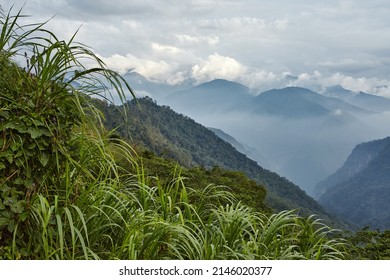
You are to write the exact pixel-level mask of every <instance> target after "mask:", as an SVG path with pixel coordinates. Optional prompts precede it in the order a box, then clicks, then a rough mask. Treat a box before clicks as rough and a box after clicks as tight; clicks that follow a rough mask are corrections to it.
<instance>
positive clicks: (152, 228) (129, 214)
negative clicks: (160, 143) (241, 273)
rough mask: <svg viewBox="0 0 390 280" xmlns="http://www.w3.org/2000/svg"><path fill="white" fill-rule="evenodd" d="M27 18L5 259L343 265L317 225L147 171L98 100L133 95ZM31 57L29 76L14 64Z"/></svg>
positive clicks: (9, 73)
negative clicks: (112, 128) (114, 131)
mask: <svg viewBox="0 0 390 280" xmlns="http://www.w3.org/2000/svg"><path fill="white" fill-rule="evenodd" d="M21 17H23V16H22V14H21V11H18V12H17V13H16V15H12V9H11V10H10V11H9V12H8V13H3V15H2V19H1V24H2V27H1V32H2V33H1V36H0V55H1V57H0V58H1V62H2V63H1V69H0V71H1V78H0V101H1V104H0V127H1V132H0V135H1V139H0V140H1V143H0V172H1V176H2V177H1V178H0V192H1V194H2V201H1V203H0V229H1V230H2V235H0V259H340V258H343V241H342V240H341V239H329V234H331V233H332V230H331V229H329V228H328V227H326V226H325V225H324V224H322V223H321V222H320V221H318V220H315V219H313V218H312V217H309V218H308V219H304V218H301V217H299V216H297V215H296V214H295V213H294V212H291V211H290V212H281V213H277V214H274V215H266V214H263V213H259V212H255V211H254V210H253V209H251V208H249V207H247V206H245V205H244V204H242V203H241V202H238V201H237V200H236V199H235V198H234V196H233V195H232V194H231V193H230V192H229V189H228V188H227V187H225V186H215V185H208V186H204V188H203V189H201V190H194V189H190V188H187V187H186V184H185V182H186V178H184V177H183V176H182V175H181V170H180V167H179V166H177V167H176V168H174V169H173V170H171V180H170V181H168V182H166V181H162V180H160V179H159V177H158V175H156V176H149V175H148V174H146V172H145V169H144V167H143V165H142V161H139V160H138V159H137V155H136V153H135V152H134V151H133V150H132V148H131V147H130V146H129V145H128V144H127V143H125V142H124V141H122V140H118V139H115V140H113V139H112V138H111V137H110V132H107V131H105V129H104V127H103V126H102V125H101V123H102V122H101V118H102V116H101V114H100V112H99V111H98V110H97V109H96V108H95V107H94V106H93V104H92V102H91V99H90V97H91V96H100V98H103V99H107V100H108V99H111V97H112V95H113V94H114V93H116V94H117V95H119V96H120V98H122V99H123V100H124V99H125V94H126V92H127V91H128V92H130V93H132V94H133V92H132V90H131V88H130V86H129V85H127V83H126V82H125V81H124V80H123V79H122V78H121V77H120V76H119V75H118V74H117V73H115V72H113V71H111V70H109V69H107V68H106V66H105V65H104V63H103V62H102V61H101V60H100V59H99V58H98V57H96V55H95V54H94V53H93V52H92V51H91V50H90V49H88V48H87V47H86V46H84V45H83V44H79V43H76V42H75V37H72V38H71V39H70V40H69V41H68V42H65V41H62V40H60V39H58V38H57V37H56V36H55V34H53V33H52V32H50V31H48V30H46V29H45V28H44V26H45V24H31V25H24V26H19V25H18V20H19V19H20V18H21ZM20 52H26V58H27V59H28V63H27V67H25V69H22V68H21V67H18V66H17V65H16V64H15V63H14V62H12V59H13V58H14V57H15V56H17V55H22V54H20ZM85 59H89V60H92V61H93V62H94V63H95V65H96V67H93V68H86V67H85V66H84V64H83V63H82V61H85ZM131 170H133V171H131ZM11 198H12V199H15V200H16V202H15V203H16V204H15V203H8V204H7V203H5V200H6V199H7V201H8V199H11Z"/></svg>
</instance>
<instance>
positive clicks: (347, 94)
mask: <svg viewBox="0 0 390 280" xmlns="http://www.w3.org/2000/svg"><path fill="white" fill-rule="evenodd" d="M129 77H131V79H129ZM125 78H126V79H127V80H128V81H129V82H130V84H131V85H132V86H133V88H134V89H135V90H136V91H139V92H147V93H148V95H150V96H151V97H152V98H153V99H155V100H157V101H158V102H159V104H165V105H168V106H170V107H171V108H172V109H174V110H175V111H177V112H179V113H182V114H184V115H187V116H189V117H191V118H193V119H194V120H195V121H197V122H199V123H201V124H203V125H205V126H207V127H214V128H219V129H222V130H223V131H225V132H227V133H228V134H230V135H231V136H233V137H234V138H235V139H236V140H237V141H238V142H240V143H241V144H243V145H246V146H249V147H253V148H254V149H255V150H256V151H258V153H259V154H260V155H261V158H262V159H263V160H264V161H263V162H264V163H265V162H266V163H267V167H268V168H269V169H270V170H272V171H274V172H277V173H278V174H280V175H282V176H285V177H287V178H288V179H289V180H291V181H292V182H294V183H295V184H297V185H299V186H300V187H301V188H302V189H304V190H305V191H306V192H307V193H308V194H310V195H314V187H315V186H316V184H317V183H318V182H319V181H321V180H323V179H324V178H326V177H328V176H329V175H330V174H332V173H334V172H335V171H336V170H337V169H338V168H339V167H340V166H341V165H342V164H343V162H344V161H345V159H346V158H347V156H348V155H349V154H350V153H351V151H352V149H353V148H354V147H355V146H356V145H357V144H359V143H361V142H365V141H369V140H374V139H379V138H384V137H386V136H388V135H390V128H389V126H388V125H386V123H387V122H388V118H389V117H390V114H389V112H390V101H389V99H386V98H384V97H379V96H374V95H370V94H366V93H355V92H352V91H349V90H346V89H343V88H342V87H340V86H335V87H331V88H328V89H326V90H325V91H324V92H323V93H321V94H320V93H318V92H314V91H312V90H309V89H306V88H299V87H287V88H280V89H272V90H269V91H266V92H263V93H260V94H257V93H256V90H251V89H249V88H247V87H245V86H244V85H241V84H238V83H235V82H232V81H227V80H223V79H217V80H212V81H210V82H207V83H203V84H200V85H197V86H191V83H187V84H185V85H182V86H181V87H180V88H177V87H175V86H170V85H163V86H162V85H161V84H159V83H155V82H151V81H148V80H146V79H142V76H140V75H138V74H135V73H132V74H131V75H126V76H125ZM134 78H137V79H138V82H137V83H134V81H135V80H134ZM247 155H248V156H249V157H251V158H252V159H255V160H257V161H258V162H259V163H260V164H261V162H260V160H259V159H258V158H256V156H254V155H252V156H251V154H250V152H247Z"/></svg>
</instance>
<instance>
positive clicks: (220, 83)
mask: <svg viewBox="0 0 390 280" xmlns="http://www.w3.org/2000/svg"><path fill="white" fill-rule="evenodd" d="M195 88H203V89H205V88H212V89H214V88H218V89H220V90H229V91H237V90H239V91H249V89H248V87H246V86H244V85H243V84H240V83H237V82H233V81H228V80H225V79H215V80H211V81H209V82H206V83H203V84H200V85H198V86H196V87H195Z"/></svg>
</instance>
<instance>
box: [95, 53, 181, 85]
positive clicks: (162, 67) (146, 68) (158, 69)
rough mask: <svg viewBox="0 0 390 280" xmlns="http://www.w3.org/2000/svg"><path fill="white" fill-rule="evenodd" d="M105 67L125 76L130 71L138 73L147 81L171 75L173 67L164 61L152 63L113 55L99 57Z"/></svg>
mask: <svg viewBox="0 0 390 280" xmlns="http://www.w3.org/2000/svg"><path fill="white" fill-rule="evenodd" d="M101 59H102V60H103V61H104V62H105V63H106V64H107V66H108V67H109V68H111V69H113V70H115V71H118V72H119V73H120V74H125V73H126V72H127V71H129V70H130V69H133V70H134V71H136V72H138V73H139V74H141V75H143V76H145V77H146V78H148V79H157V80H159V79H161V80H163V78H164V77H166V76H167V75H169V74H171V73H172V69H174V68H175V65H171V64H169V63H168V62H166V61H163V60H160V61H153V60H150V59H144V58H138V57H135V56H134V55H132V54H127V55H126V56H122V55H119V54H114V55H111V56H109V57H101Z"/></svg>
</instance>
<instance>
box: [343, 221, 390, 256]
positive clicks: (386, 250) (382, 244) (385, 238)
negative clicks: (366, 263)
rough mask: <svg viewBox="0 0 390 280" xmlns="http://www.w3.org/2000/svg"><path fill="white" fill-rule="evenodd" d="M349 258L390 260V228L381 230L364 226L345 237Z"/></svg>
mask: <svg viewBox="0 0 390 280" xmlns="http://www.w3.org/2000/svg"><path fill="white" fill-rule="evenodd" d="M345 239H346V241H347V242H346V243H347V244H348V246H347V247H346V248H347V249H348V250H347V255H346V257H347V258H348V259H353V260H389V259H390V230H385V231H379V230H370V229H369V228H367V227H366V228H363V229H361V230H359V231H358V232H356V233H354V234H353V235H350V236H348V237H346V238H345Z"/></svg>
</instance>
